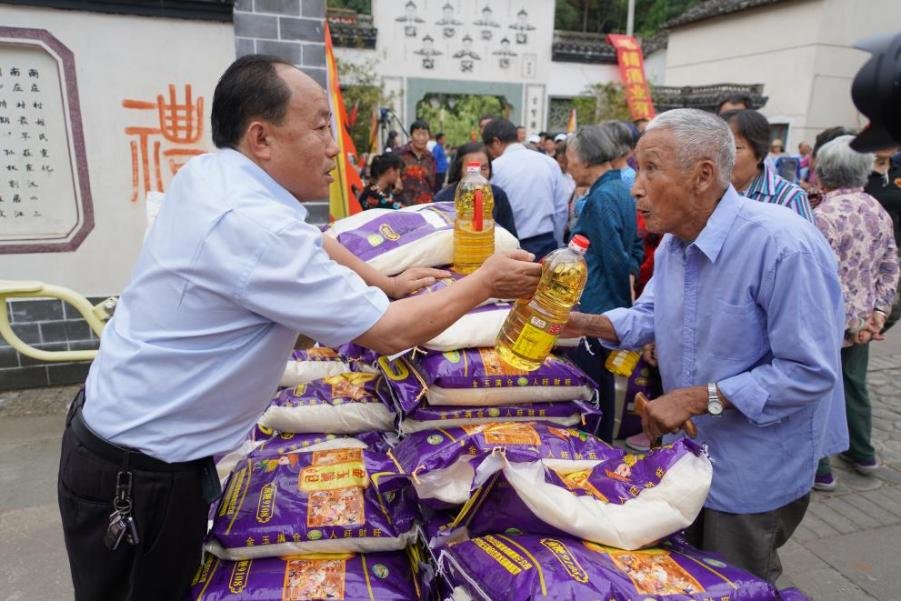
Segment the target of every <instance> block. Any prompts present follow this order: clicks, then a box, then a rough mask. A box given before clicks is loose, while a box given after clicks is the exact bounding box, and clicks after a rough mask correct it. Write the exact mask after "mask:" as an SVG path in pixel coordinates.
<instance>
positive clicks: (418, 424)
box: [398, 401, 601, 436]
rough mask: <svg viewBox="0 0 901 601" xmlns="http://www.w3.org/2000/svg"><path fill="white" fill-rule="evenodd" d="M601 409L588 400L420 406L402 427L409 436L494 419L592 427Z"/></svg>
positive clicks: (404, 421)
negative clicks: (498, 404)
mask: <svg viewBox="0 0 901 601" xmlns="http://www.w3.org/2000/svg"><path fill="white" fill-rule="evenodd" d="M600 416H601V411H600V409H598V408H597V407H596V406H595V405H594V404H592V403H589V402H586V401H568V402H558V403H520V404H517V405H500V406H493V407H453V406H434V407H433V406H432V405H420V406H419V407H417V408H416V409H414V410H413V411H411V412H410V413H409V414H407V416H406V418H404V419H403V420H401V422H400V425H399V427H398V430H399V431H400V434H401V435H403V436H405V435H407V434H412V433H414V432H422V431H423V430H433V429H437V428H449V427H452V426H475V425H478V424H488V423H492V422H531V421H542V422H548V423H551V424H554V425H557V426H564V427H571V426H582V427H584V428H583V429H587V430H591V429H592V427H593V425H594V424H593V422H594V421H596V420H597V419H599V418H600Z"/></svg>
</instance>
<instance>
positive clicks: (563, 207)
mask: <svg viewBox="0 0 901 601" xmlns="http://www.w3.org/2000/svg"><path fill="white" fill-rule="evenodd" d="M516 140H517V137H516V126H515V125H513V124H512V123H511V122H510V121H508V120H506V119H495V120H493V121H491V122H490V123H489V124H488V125H487V126H486V127H485V130H484V131H483V132H482V141H483V142H484V144H485V147H486V148H487V149H488V152H489V153H490V154H491V157H492V158H493V159H494V160H493V162H492V164H491V165H492V169H493V171H494V172H493V175H492V176H491V183H493V184H495V185H497V186H500V187H501V188H503V189H504V191H506V192H507V197H508V198H509V199H510V207H511V208H512V209H513V219H514V221H515V222H516V231H517V233H518V234H519V242H520V245H521V246H522V248H524V249H525V250H527V251H529V252H531V253H534V254H535V256H536V257H537V258H539V259H540V258H541V257H543V256H545V255H546V254H548V253H549V252H551V251H552V250H554V249H556V248H559V247H560V246H562V245H563V230H564V228H565V227H566V222H567V216H568V202H569V196H570V193H571V191H570V189H569V186H568V185H567V182H566V179H565V177H564V175H563V172H562V171H561V170H560V166H559V165H558V164H557V161H555V160H554V159H553V158H551V157H549V156H547V155H545V154H543V153H540V152H532V151H530V150H529V149H528V148H526V147H525V146H523V145H522V144H520V143H519V142H517V141H516Z"/></svg>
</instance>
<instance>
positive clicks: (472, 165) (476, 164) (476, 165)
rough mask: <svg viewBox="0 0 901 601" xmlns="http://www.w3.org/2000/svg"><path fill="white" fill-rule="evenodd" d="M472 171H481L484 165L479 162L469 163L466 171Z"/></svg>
mask: <svg viewBox="0 0 901 601" xmlns="http://www.w3.org/2000/svg"><path fill="white" fill-rule="evenodd" d="M470 169H475V170H476V171H481V170H482V163H480V162H478V161H468V162H467V163H466V170H467V171H469V170H470Z"/></svg>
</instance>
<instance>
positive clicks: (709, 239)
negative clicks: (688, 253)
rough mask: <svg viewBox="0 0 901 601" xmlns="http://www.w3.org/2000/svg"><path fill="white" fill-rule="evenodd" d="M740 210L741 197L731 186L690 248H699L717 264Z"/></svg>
mask: <svg viewBox="0 0 901 601" xmlns="http://www.w3.org/2000/svg"><path fill="white" fill-rule="evenodd" d="M740 210H741V197H740V196H739V195H738V192H736V191H735V188H733V187H732V186H731V185H730V186H729V187H728V188H727V189H726V192H725V193H724V194H723V197H722V198H720V201H719V202H718V203H717V205H716V208H715V209H713V213H712V214H711V215H710V217H709V218H708V219H707V224H706V225H705V226H704V229H703V230H701V233H700V234H698V237H697V238H696V239H695V241H694V242H692V243H691V244H690V245H689V246H695V247H697V249H698V250H700V251H701V252H702V253H704V255H705V256H706V257H707V258H708V259H709V260H710V262H711V263H716V259H717V257H718V256H719V254H720V251H721V250H722V249H723V245H724V244H725V243H726V237H727V236H728V235H729V232H730V231H731V230H732V224H733V223H734V222H735V218H736V217H737V216H738V212H739V211H740Z"/></svg>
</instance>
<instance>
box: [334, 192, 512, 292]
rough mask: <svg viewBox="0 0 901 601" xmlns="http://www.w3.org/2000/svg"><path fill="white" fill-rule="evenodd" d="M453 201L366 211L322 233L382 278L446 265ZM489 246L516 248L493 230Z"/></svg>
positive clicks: (451, 245)
mask: <svg viewBox="0 0 901 601" xmlns="http://www.w3.org/2000/svg"><path fill="white" fill-rule="evenodd" d="M455 218H456V212H455V211H454V203H452V202H436V203H429V204H425V205H415V206H411V207H404V208H402V209H400V210H397V211H394V210H380V209H370V210H368V211H363V212H362V213H358V214H356V215H351V216H350V217H346V218H344V219H340V220H338V221H336V222H335V223H333V224H332V225H331V226H330V227H329V229H328V230H327V232H326V234H327V235H329V236H332V237H334V238H336V239H337V240H338V242H340V243H341V244H342V245H343V246H344V247H345V248H347V249H348V250H349V251H350V252H351V253H353V254H354V255H356V256H357V257H359V258H360V259H362V260H364V261H366V262H367V263H369V265H370V266H372V267H373V268H375V269H376V270H377V271H379V272H380V273H382V274H384V275H395V274H398V273H400V272H402V271H404V270H405V269H408V268H410V267H435V266H438V265H448V264H450V263H452V262H453V260H454V219H455ZM494 240H495V242H494V247H495V250H496V251H498V252H500V251H504V250H512V249H515V248H519V241H518V240H517V239H516V238H515V237H513V235H511V234H510V233H509V232H508V231H507V230H505V229H503V228H501V227H497V228H495V231H494Z"/></svg>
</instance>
